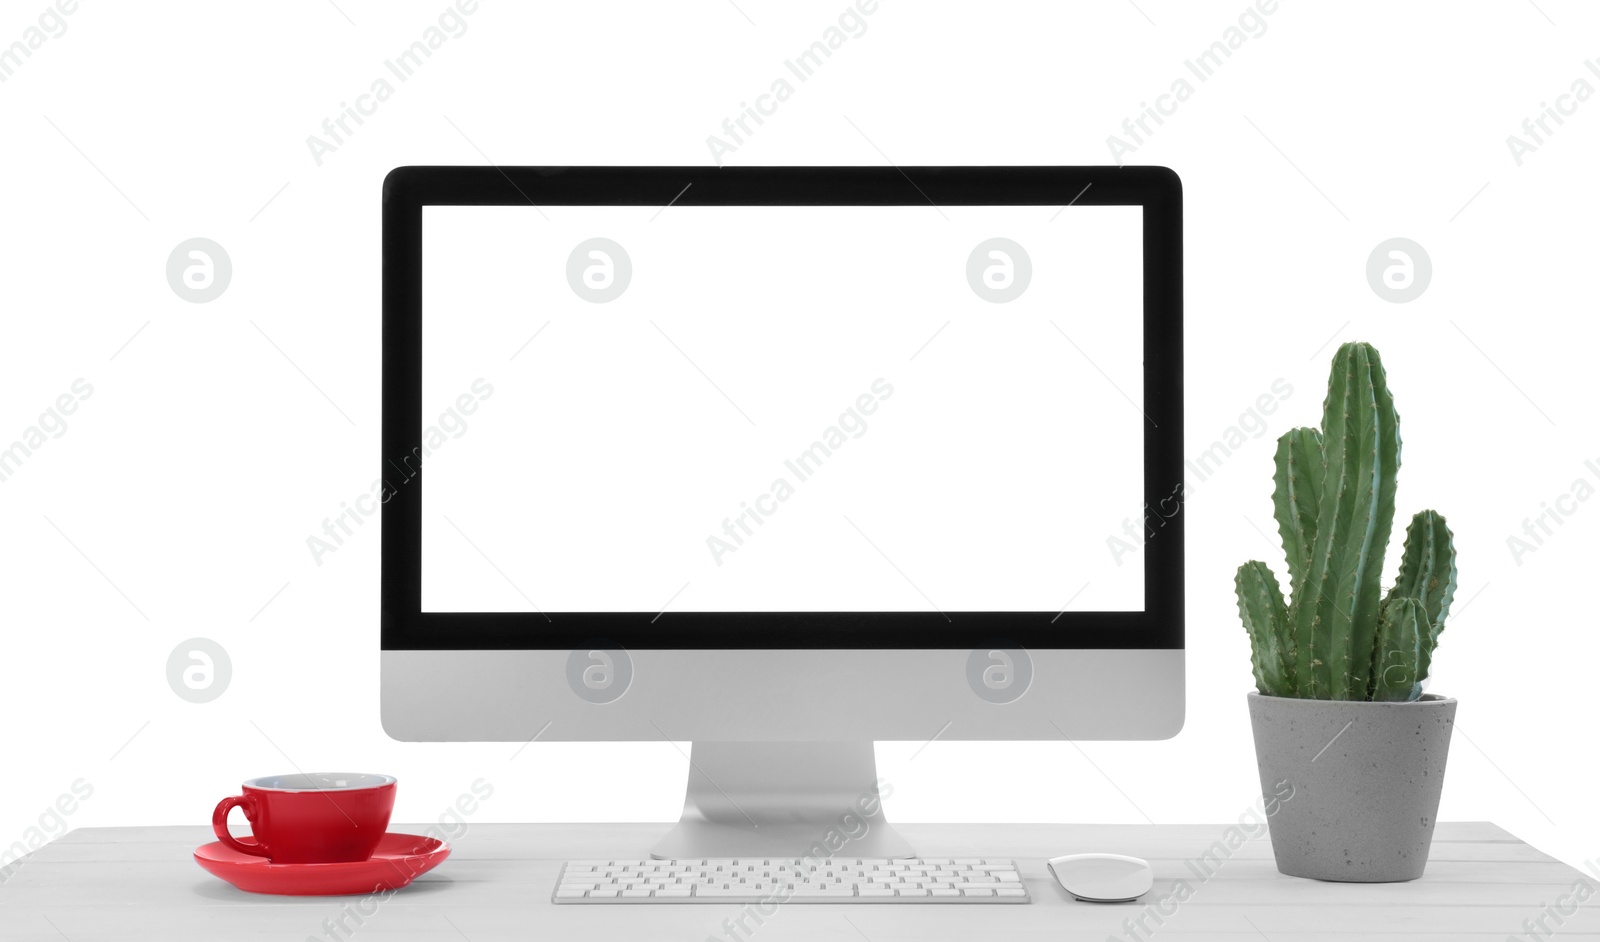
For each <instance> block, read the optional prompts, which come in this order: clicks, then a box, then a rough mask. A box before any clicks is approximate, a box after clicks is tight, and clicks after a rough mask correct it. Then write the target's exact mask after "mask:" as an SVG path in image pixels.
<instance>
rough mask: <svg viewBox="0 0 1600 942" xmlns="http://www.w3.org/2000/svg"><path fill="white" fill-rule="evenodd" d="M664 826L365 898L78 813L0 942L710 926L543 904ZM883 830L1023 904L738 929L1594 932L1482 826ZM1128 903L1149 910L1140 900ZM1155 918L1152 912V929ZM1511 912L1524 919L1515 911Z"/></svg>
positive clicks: (480, 827)
mask: <svg viewBox="0 0 1600 942" xmlns="http://www.w3.org/2000/svg"><path fill="white" fill-rule="evenodd" d="M667 827H668V826H667V825H664V824H620V825H619V824H604V825H595V824H589V825H577V824H473V825H471V826H470V829H469V830H468V831H467V832H466V833H465V834H464V835H463V836H462V837H460V838H459V839H458V840H456V841H453V842H452V843H453V846H454V849H455V852H454V854H452V856H451V858H450V859H449V860H448V861H446V862H445V863H444V864H443V865H442V866H440V867H439V868H438V869H437V870H435V871H433V872H432V873H429V874H427V875H425V876H423V877H422V878H421V879H419V880H418V881H417V882H416V883H414V884H412V886H410V887H409V888H407V889H405V890H402V891H400V892H399V893H398V894H395V895H394V896H393V897H392V898H390V899H388V900H385V901H381V902H377V901H374V900H371V899H367V898H363V897H321V898H291V897H273V896H254V895H251V894H247V893H242V892H240V891H238V890H235V889H234V888H233V887H231V886H228V885H227V884H224V883H222V882H220V881H218V880H217V879H216V878H214V877H212V876H210V875H209V874H207V873H205V872H204V871H202V870H201V869H200V868H199V866H197V865H196V864H195V863H194V861H193V859H192V858H191V856H190V854H191V853H192V851H193V850H194V848H195V847H196V846H198V845H200V844H201V843H204V842H206V841H209V840H211V834H210V831H209V829H207V828H204V827H157V828H86V829H82V830H78V831H73V832H71V833H70V834H67V835H65V836H63V837H62V838H60V839H59V840H57V841H56V842H54V843H52V844H49V845H46V846H45V847H43V848H41V849H40V850H39V851H37V852H35V853H34V854H32V855H30V856H28V857H25V858H23V859H22V860H21V861H20V862H19V863H18V864H16V865H14V866H13V868H11V869H12V872H11V873H10V875H9V877H7V878H6V880H5V882H4V883H3V884H0V939H4V940H6V942H34V940H38V942H62V939H63V938H64V939H66V940H67V942H102V940H116V942H132V940H138V939H160V940H172V942H178V940H191V939H192V940H204V942H221V940H231V939H247V940H248V939H276V940H283V942H306V940H337V942H349V940H351V939H354V940H355V942H376V940H380V939H407V940H423V939H429V940H462V939H465V940H466V942H493V940H502V939H518V940H526V939H541V940H542V939H573V940H582V942H598V940H605V939H627V940H630V942H633V940H645V939H670V940H678V942H701V940H704V939H707V938H708V937H710V938H711V939H714V940H723V939H727V938H728V937H727V936H725V935H724V927H723V924H722V923H723V920H724V919H725V918H728V917H729V916H733V915H736V914H737V913H738V912H739V907H738V906H736V905H731V904H696V905H648V906H646V905H631V906H629V905H624V906H571V905H568V906H555V905H552V904H551V902H550V892H551V889H552V888H553V886H554V885H555V881H556V876H557V873H558V872H559V869H560V866H561V862H562V861H564V860H567V859H589V858H601V857H604V858H617V857H629V858H639V857H643V856H645V855H646V850H647V848H649V847H650V846H651V845H652V844H653V843H654V842H655V841H656V839H657V838H659V837H660V836H661V835H662V834H664V833H665V832H666V830H667ZM897 827H898V828H899V830H900V831H901V833H902V834H904V835H905V836H906V837H907V838H909V839H910V840H911V841H912V842H913V843H914V844H915V845H916V846H917V848H918V849H919V852H920V853H922V854H923V855H925V856H950V857H988V856H997V857H998V856H1006V857H1011V858H1014V859H1015V860H1016V861H1017V863H1018V864H1019V865H1020V866H1021V868H1022V873H1023V879H1024V881H1025V882H1026V883H1027V886H1028V890H1029V892H1030V893H1031V894H1032V895H1033V902H1032V904H1030V905H1026V906H998V905H989V906H986V905H926V906H919V905H905V904H888V905H857V904H842V905H841V904H834V905H826V904H790V905H785V906H782V907H780V908H779V910H778V911H777V913H776V914H774V915H772V916H769V917H767V919H766V922H765V924H764V925H761V926H759V927H756V928H755V931H754V933H752V934H751V935H750V936H749V938H750V939H753V940H755V942H778V940H786V939H795V940H801V939H803V940H807V942H815V940H829V939H832V940H847V942H862V940H863V939H865V940H867V942H901V940H904V942H910V940H918V942H921V940H931V939H944V938H949V939H979V940H990V939H1024V938H1026V939H1035V938H1037V939H1050V940H1055V942H1078V940H1082V942H1091V940H1092V942H1105V940H1106V939H1107V938H1108V937H1111V938H1114V939H1127V938H1130V937H1129V936H1127V935H1126V934H1125V933H1126V927H1125V926H1124V924H1123V921H1124V920H1126V919H1134V920H1138V919H1139V918H1140V917H1141V915H1144V918H1145V921H1144V925H1145V926H1146V927H1148V929H1149V930H1151V931H1149V932H1145V931H1143V930H1141V931H1140V932H1139V933H1138V934H1136V935H1135V936H1132V937H1131V938H1133V939H1136V940H1139V942H1144V940H1147V939H1150V938H1152V937H1154V938H1156V939H1160V940H1174V942H1182V940H1225V939H1226V940H1260V939H1262V938H1263V937H1265V938H1266V939H1268V940H1274V942H1278V940H1281V942H1322V940H1331V939H1368V940H1373V939H1376V940H1383V939H1393V940H1405V942H1435V940H1438V942H1443V940H1455V942H1459V940H1463V939H1468V940H1470V939H1479V940H1483V942H1489V940H1493V942H1502V940H1504V939H1506V938H1507V937H1508V936H1511V937H1517V938H1525V937H1526V935H1525V933H1527V932H1528V930H1529V926H1533V927H1537V925H1538V922H1537V920H1539V919H1540V918H1541V917H1543V918H1544V920H1545V922H1544V926H1545V927H1546V928H1548V929H1550V930H1554V933H1555V935H1554V937H1555V938H1556V939H1557V940H1559V942H1571V940H1579V939H1585V940H1600V895H1597V896H1596V897H1594V898H1591V899H1590V900H1589V901H1588V902H1586V903H1584V904H1582V905H1581V906H1579V907H1578V908H1577V911H1576V913H1575V914H1569V915H1565V916H1562V915H1560V914H1559V913H1557V911H1556V910H1555V909H1554V908H1553V906H1554V904H1556V902H1557V900H1558V899H1559V898H1560V897H1562V896H1564V895H1566V894H1569V893H1570V892H1571V890H1572V887H1573V885H1574V883H1576V882H1577V881H1579V880H1580V879H1586V877H1584V875H1582V874H1580V873H1579V872H1578V871H1576V870H1574V869H1573V868H1571V867H1569V866H1566V865H1565V864H1562V863H1560V862H1558V861H1556V860H1554V859H1552V858H1550V857H1548V856H1546V855H1545V854H1542V853H1540V852H1539V851H1537V850H1535V849H1534V848H1532V847H1530V846H1528V845H1527V844H1525V843H1523V842H1522V841H1520V840H1518V839H1517V838H1516V837H1513V836H1512V835H1511V834H1508V833H1506V832H1505V831H1503V830H1501V829H1500V828H1499V827H1496V826H1495V825H1493V824H1488V823H1464V824H1448V823H1446V824H1440V825H1439V826H1438V830H1437V833H1436V835H1435V837H1434V843H1433V855H1432V858H1431V861H1430V862H1429V864H1428V872H1427V875H1426V876H1425V877H1423V878H1422V879H1421V880H1418V881H1416V882H1414V883H1401V884H1334V883H1318V882H1314V881H1310V880H1299V879H1294V878H1291V877H1286V876H1283V875H1281V874H1279V873H1278V871H1277V868H1276V867H1275V866H1274V865H1273V863H1272V848H1271V846H1270V845H1269V844H1268V842H1267V841H1266V840H1265V839H1264V838H1262V839H1258V840H1254V841H1250V842H1248V843H1246V844H1245V845H1243V846H1242V847H1240V848H1239V849H1238V850H1237V851H1235V852H1234V853H1233V854H1232V856H1231V857H1229V858H1228V859H1227V862H1226V863H1225V864H1224V865H1223V866H1222V867H1221V868H1220V869H1219V870H1217V871H1216V873H1215V874H1214V875H1213V876H1211V877H1210V879H1207V880H1202V879H1201V878H1200V877H1198V876H1197V875H1196V873H1195V872H1194V871H1192V870H1191V869H1190V868H1189V866H1188V863H1187V862H1188V861H1192V860H1195V859H1197V858H1198V857H1199V856H1200V855H1201V854H1202V852H1203V851H1204V850H1205V848H1206V847H1208V846H1209V845H1210V844H1211V843H1212V842H1213V841H1216V840H1218V839H1220V838H1222V837H1223V832H1224V830H1225V825H1220V824H1216V825H1210V824H1185V825H1154V826H1144V825H1060V824H1047V825H1017V824H1010V825H970V824H901V825H897ZM393 830H398V831H407V832H410V833H421V831H422V830H423V828H422V827H420V826H418V827H409V828H408V827H406V826H404V825H395V826H394V827H393ZM847 850H848V847H846V849H845V851H841V853H844V852H847ZM1086 851H1108V852H1114V853H1124V854H1135V855H1138V856H1141V857H1145V858H1147V859H1149V860H1150V861H1151V863H1152V864H1153V865H1154V866H1155V870H1156V887H1155V890H1154V892H1152V893H1151V894H1150V895H1149V896H1147V897H1145V899H1143V900H1141V901H1140V902H1138V903H1132V904H1120V905H1103V904H1102V905H1096V904H1090V903H1080V902H1076V901H1074V900H1072V899H1071V898H1070V897H1068V896H1067V895H1066V894H1065V893H1063V892H1062V891H1061V890H1060V888H1059V887H1057V885H1056V883H1055V881H1054V879H1052V878H1051V876H1050V874H1049V871H1048V870H1047V869H1046V868H1045V864H1044V861H1045V859H1047V858H1049V857H1052V856H1056V855H1059V854H1066V853H1077V852H1086ZM1180 880H1181V881H1185V882H1186V883H1187V884H1188V885H1189V887H1190V888H1191V889H1192V891H1193V893H1192V895H1190V896H1189V898H1188V899H1187V901H1186V902H1183V903H1181V904H1179V905H1177V907H1176V911H1175V912H1174V911H1173V906H1172V903H1171V902H1170V901H1169V902H1168V903H1167V904H1166V907H1165V908H1166V912H1165V914H1163V913H1161V912H1159V911H1157V909H1156V906H1157V904H1159V903H1161V901H1162V900H1163V898H1166V897H1170V896H1171V895H1172V894H1173V893H1174V892H1175V890H1176V887H1177V882H1178V881H1180ZM1593 882H1594V883H1596V884H1600V881H1593ZM1547 905H1549V906H1551V907H1552V908H1550V909H1547V908H1546V906H1547ZM1147 907H1148V908H1149V909H1148V912H1149V913H1151V914H1153V915H1145V914H1146V912H1147ZM1549 913H1556V915H1555V916H1551V915H1549ZM351 914H353V915H351ZM1157 916H1159V917H1160V918H1161V919H1162V920H1164V922H1163V923H1161V924H1159V925H1158V923H1157V922H1156V917H1157ZM341 917H343V925H344V927H345V928H344V929H337V930H334V932H333V933H332V934H330V931H329V929H328V928H327V925H333V922H329V923H327V925H325V923H324V921H325V920H333V921H337V920H339V919H340V918H341ZM357 917H359V919H360V921H359V922H357ZM1557 918H1560V919H1563V920H1564V924H1558V923H1557V922H1556V919H1557ZM1524 920H1532V922H1530V923H1529V926H1524V925H1523V921H1524ZM1539 937H1541V938H1542V937H1543V935H1542V934H1541V935H1540V936H1539ZM744 938H745V937H744V936H742V935H741V936H738V937H736V940H737V942H742V940H743V939H744Z"/></svg>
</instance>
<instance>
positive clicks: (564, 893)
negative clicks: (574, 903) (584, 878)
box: [556, 887, 588, 899]
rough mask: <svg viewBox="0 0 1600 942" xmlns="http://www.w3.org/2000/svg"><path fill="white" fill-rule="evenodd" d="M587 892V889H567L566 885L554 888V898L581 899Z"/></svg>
mask: <svg viewBox="0 0 1600 942" xmlns="http://www.w3.org/2000/svg"><path fill="white" fill-rule="evenodd" d="M587 892H588V891H587V890H571V889H567V888H566V887H562V888H561V889H559V890H556V899H583V897H584V895H585V894H586V893H587Z"/></svg>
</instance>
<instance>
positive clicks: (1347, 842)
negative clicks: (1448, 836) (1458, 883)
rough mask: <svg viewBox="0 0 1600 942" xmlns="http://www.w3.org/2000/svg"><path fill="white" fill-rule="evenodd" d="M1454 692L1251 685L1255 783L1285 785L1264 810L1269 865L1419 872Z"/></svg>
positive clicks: (1341, 873)
mask: <svg viewBox="0 0 1600 942" xmlns="http://www.w3.org/2000/svg"><path fill="white" fill-rule="evenodd" d="M1455 716H1456V701H1455V700H1452V699H1449V698H1447V697H1435V696H1424V697H1423V698H1422V699H1421V700H1416V701H1413V702H1411V703H1365V702H1360V701H1349V700H1297V699H1292V698H1288V697H1264V696H1262V695H1261V694H1259V693H1251V694H1250V723H1251V725H1252V726H1253V727H1254V729H1255V738H1256V764H1257V766H1259V767H1260V770H1261V792H1262V795H1263V796H1266V797H1268V798H1269V799H1270V797H1271V796H1273V795H1274V794H1282V793H1283V791H1284V790H1285V789H1284V788H1283V787H1282V785H1281V784H1280V783H1283V782H1288V783H1289V784H1290V785H1292V786H1293V788H1294V792H1293V797H1292V798H1290V799H1289V800H1287V801H1282V802H1281V803H1280V804H1279V807H1278V810H1277V813H1276V814H1274V815H1273V816H1272V817H1271V818H1270V819H1269V820H1270V822H1271V825H1270V826H1271V829H1272V853H1273V856H1274V857H1276V858H1277V860H1278V870H1279V871H1281V872H1283V873H1286V874H1288V875H1290V876H1293V877H1310V878H1311V879H1314V880H1337V881H1340V882H1344V883H1395V882H1399V881H1402V880H1415V879H1417V878H1418V877H1420V876H1422V870H1423V868H1424V867H1426V866H1427V863H1428V846H1429V844H1431V843H1432V842H1433V825H1434V817H1435V815H1436V814H1438V811H1439V792H1440V789H1441V788H1442V786H1443V785H1444V765H1445V759H1446V758H1447V757H1448V756H1449V753H1450V731H1451V729H1452V727H1453V726H1454V723H1455Z"/></svg>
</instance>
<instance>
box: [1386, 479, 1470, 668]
mask: <svg viewBox="0 0 1600 942" xmlns="http://www.w3.org/2000/svg"><path fill="white" fill-rule="evenodd" d="M1455 594H1456V547H1455V540H1454V539H1453V538H1452V536H1451V533H1450V527H1449V526H1448V525H1446V524H1445V520H1444V517H1443V516H1441V515H1439V514H1438V513H1436V512H1434V511H1432V510H1424V511H1420V512H1419V513H1417V515H1416V516H1414V517H1412V518H1411V525H1410V526H1409V527H1407V528H1406V545H1405V550H1404V552H1403V553H1402V555H1401V557H1400V574H1399V575H1398V576H1397V577H1396V578H1395V583H1394V588H1392V589H1390V590H1389V598H1414V599H1418V600H1420V601H1421V602H1422V607H1423V612H1424V616H1425V617H1424V622H1423V625H1424V627H1425V628H1426V631H1427V635H1426V640H1425V643H1424V644H1423V645H1422V648H1421V653H1420V655H1419V661H1418V665H1417V670H1418V673H1417V679H1418V680H1422V679H1424V678H1426V677H1427V676H1428V670H1429V668H1430V667H1431V666H1432V660H1433V649H1434V647H1435V646H1436V645H1437V644H1438V643H1439V633H1440V632H1441V631H1443V630H1444V620H1445V618H1446V617H1448V616H1449V614H1450V603H1451V601H1452V600H1454V598H1455Z"/></svg>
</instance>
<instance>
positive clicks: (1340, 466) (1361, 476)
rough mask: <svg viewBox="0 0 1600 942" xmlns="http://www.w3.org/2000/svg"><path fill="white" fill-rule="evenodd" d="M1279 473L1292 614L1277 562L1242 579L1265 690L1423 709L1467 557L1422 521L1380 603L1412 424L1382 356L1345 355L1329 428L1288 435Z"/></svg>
mask: <svg viewBox="0 0 1600 942" xmlns="http://www.w3.org/2000/svg"><path fill="white" fill-rule="evenodd" d="M1274 463H1275V468H1276V470H1275V473H1274V475H1273V482H1274V484H1275V485H1276V486H1275V488H1274V490H1273V494H1272V500H1273V512H1274V516H1275V517H1276V518H1277V521H1278V533H1279V536H1280V537H1281V538H1282V540H1283V550H1284V558H1285V562H1286V563H1287V564H1288V569H1289V591H1290V596H1289V601H1288V603H1287V604H1286V603H1285V602H1284V598H1283V595H1282V592H1281V591H1280V589H1279V587H1278V581H1277V579H1276V578H1275V577H1274V576H1273V574H1272V572H1271V570H1270V569H1269V568H1268V567H1267V565H1266V564H1265V563H1262V562H1258V561H1254V560H1252V561H1250V562H1248V563H1245V564H1244V565H1243V566H1241V567H1239V571H1238V573H1237V575H1236V576H1235V579H1234V591H1235V593H1236V595H1237V596H1238V601H1239V617H1240V619H1241V620H1242V621H1243V622H1244V626H1245V630H1246V632H1247V633H1248V634H1249V636H1250V643H1251V649H1252V668H1253V670H1254V673H1255V677H1256V686H1257V688H1258V689H1259V690H1260V691H1261V692H1262V693H1264V694H1268V695H1271V696H1280V697H1300V698H1306V699H1318V700H1411V699H1416V697H1418V696H1420V695H1421V684H1422V681H1424V680H1425V679H1426V678H1427V676H1428V671H1429V669H1430V668H1431V666H1432V661H1433V650H1434V647H1435V645H1437V644H1438V641H1439V633H1440V632H1441V631H1442V630H1443V629H1444V620H1445V618H1446V616H1447V615H1448V614H1449V610H1450V602H1451V599H1452V597H1453V596H1454V595H1455V588H1456V563H1455V545H1454V540H1453V539H1452V537H1451V534H1450V528H1449V527H1448V526H1447V525H1446V524H1445V520H1444V518H1443V517H1442V516H1440V515H1439V514H1437V513H1435V512H1434V511H1432V510H1424V511H1422V512H1421V513H1418V514H1417V515H1416V516H1415V517H1413V518H1412V521H1411V526H1410V527H1409V528H1408V529H1407V531H1406V544H1405V550H1404V554H1403V556H1402V559H1401V564H1400V573H1399V576H1398V578H1397V580H1396V582H1395V585H1394V587H1393V588H1391V589H1390V590H1389V592H1388V594H1387V595H1381V594H1380V593H1381V585H1380V582H1381V573H1382V569H1383V557H1384V552H1385V551H1386V549H1387V548H1388V544H1389V531H1390V529H1391V528H1392V526H1393V524H1394V496H1395V483H1396V480H1397V478H1398V472H1399V469H1400V416H1399V414H1398V413H1397V412H1396V411H1395V408H1394V399H1393V398H1392V397H1391V396H1390V394H1389V387H1388V381H1387V378H1386V376H1385V374H1384V370H1383V362H1382V360H1381V359H1380V358H1379V356H1378V351H1377V350H1376V349H1374V348H1373V347H1372V346H1371V345H1369V344H1365V343H1347V344H1345V345H1343V346H1342V347H1340V348H1339V352H1338V353H1336V354H1334V358H1333V368H1332V371H1331V373H1330V375H1329V377H1328V398H1327V400H1326V401H1325V402H1324V403H1323V409H1322V427H1321V428H1320V429H1314V428H1297V429H1292V430H1290V431H1289V432H1287V433H1285V434H1284V435H1283V437H1281V438H1279V439H1278V448H1277V452H1276V453H1275V455H1274Z"/></svg>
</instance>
